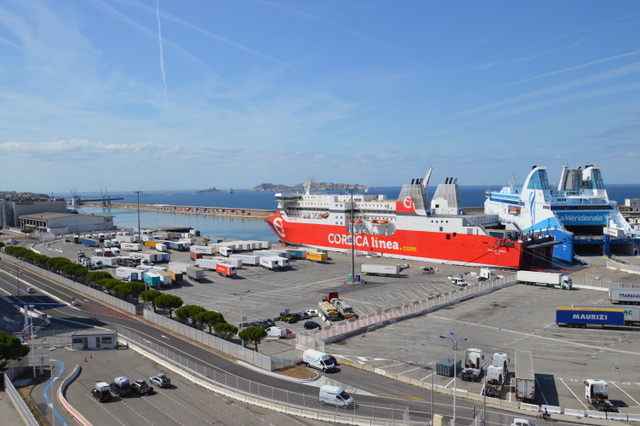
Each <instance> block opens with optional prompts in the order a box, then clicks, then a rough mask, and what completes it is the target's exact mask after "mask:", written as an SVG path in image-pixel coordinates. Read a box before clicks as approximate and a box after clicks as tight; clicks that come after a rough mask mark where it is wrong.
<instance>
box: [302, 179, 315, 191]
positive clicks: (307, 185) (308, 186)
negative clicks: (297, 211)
mask: <svg viewBox="0 0 640 426" xmlns="http://www.w3.org/2000/svg"><path fill="white" fill-rule="evenodd" d="M315 182H316V179H315V178H314V177H313V176H309V179H307V182H306V183H305V184H304V193H305V195H309V194H311V187H312V186H313V184H314V183H315Z"/></svg>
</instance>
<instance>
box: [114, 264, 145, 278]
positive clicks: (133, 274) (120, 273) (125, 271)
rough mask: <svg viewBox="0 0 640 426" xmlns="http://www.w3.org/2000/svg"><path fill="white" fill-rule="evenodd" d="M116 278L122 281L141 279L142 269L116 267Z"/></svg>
mask: <svg viewBox="0 0 640 426" xmlns="http://www.w3.org/2000/svg"><path fill="white" fill-rule="evenodd" d="M116 278H118V279H121V280H123V281H142V271H140V270H138V269H135V268H122V267H121V268H116Z"/></svg>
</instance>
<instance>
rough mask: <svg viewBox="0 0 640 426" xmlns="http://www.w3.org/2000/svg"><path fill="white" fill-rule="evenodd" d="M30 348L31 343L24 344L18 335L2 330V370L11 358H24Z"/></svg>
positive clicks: (0, 361) (0, 353)
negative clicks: (10, 334) (14, 335)
mask: <svg viewBox="0 0 640 426" xmlns="http://www.w3.org/2000/svg"><path fill="white" fill-rule="evenodd" d="M30 350H31V348H29V345H23V344H22V343H21V342H20V339H18V338H17V337H13V336H9V335H8V334H7V333H5V332H4V331H0V370H2V369H4V367H5V366H6V365H7V362H9V360H12V359H18V358H22V357H23V356H26V355H27V354H28V353H29V351H30Z"/></svg>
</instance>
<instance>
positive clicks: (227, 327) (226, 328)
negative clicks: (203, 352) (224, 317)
mask: <svg viewBox="0 0 640 426" xmlns="http://www.w3.org/2000/svg"><path fill="white" fill-rule="evenodd" d="M213 329H214V330H215V331H216V334H217V335H218V336H219V337H221V338H223V339H226V340H229V339H231V338H232V337H233V336H234V335H235V334H236V333H237V332H238V327H236V326H235V325H232V324H229V323H228V322H218V323H216V324H214V326H213ZM209 333H211V330H209Z"/></svg>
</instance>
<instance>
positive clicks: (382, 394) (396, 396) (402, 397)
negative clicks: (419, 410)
mask: <svg viewBox="0 0 640 426" xmlns="http://www.w3.org/2000/svg"><path fill="white" fill-rule="evenodd" d="M374 395H376V396H384V397H386V398H397V399H410V400H413V401H425V399H423V398H418V397H415V396H400V395H388V394H385V393H374Z"/></svg>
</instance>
